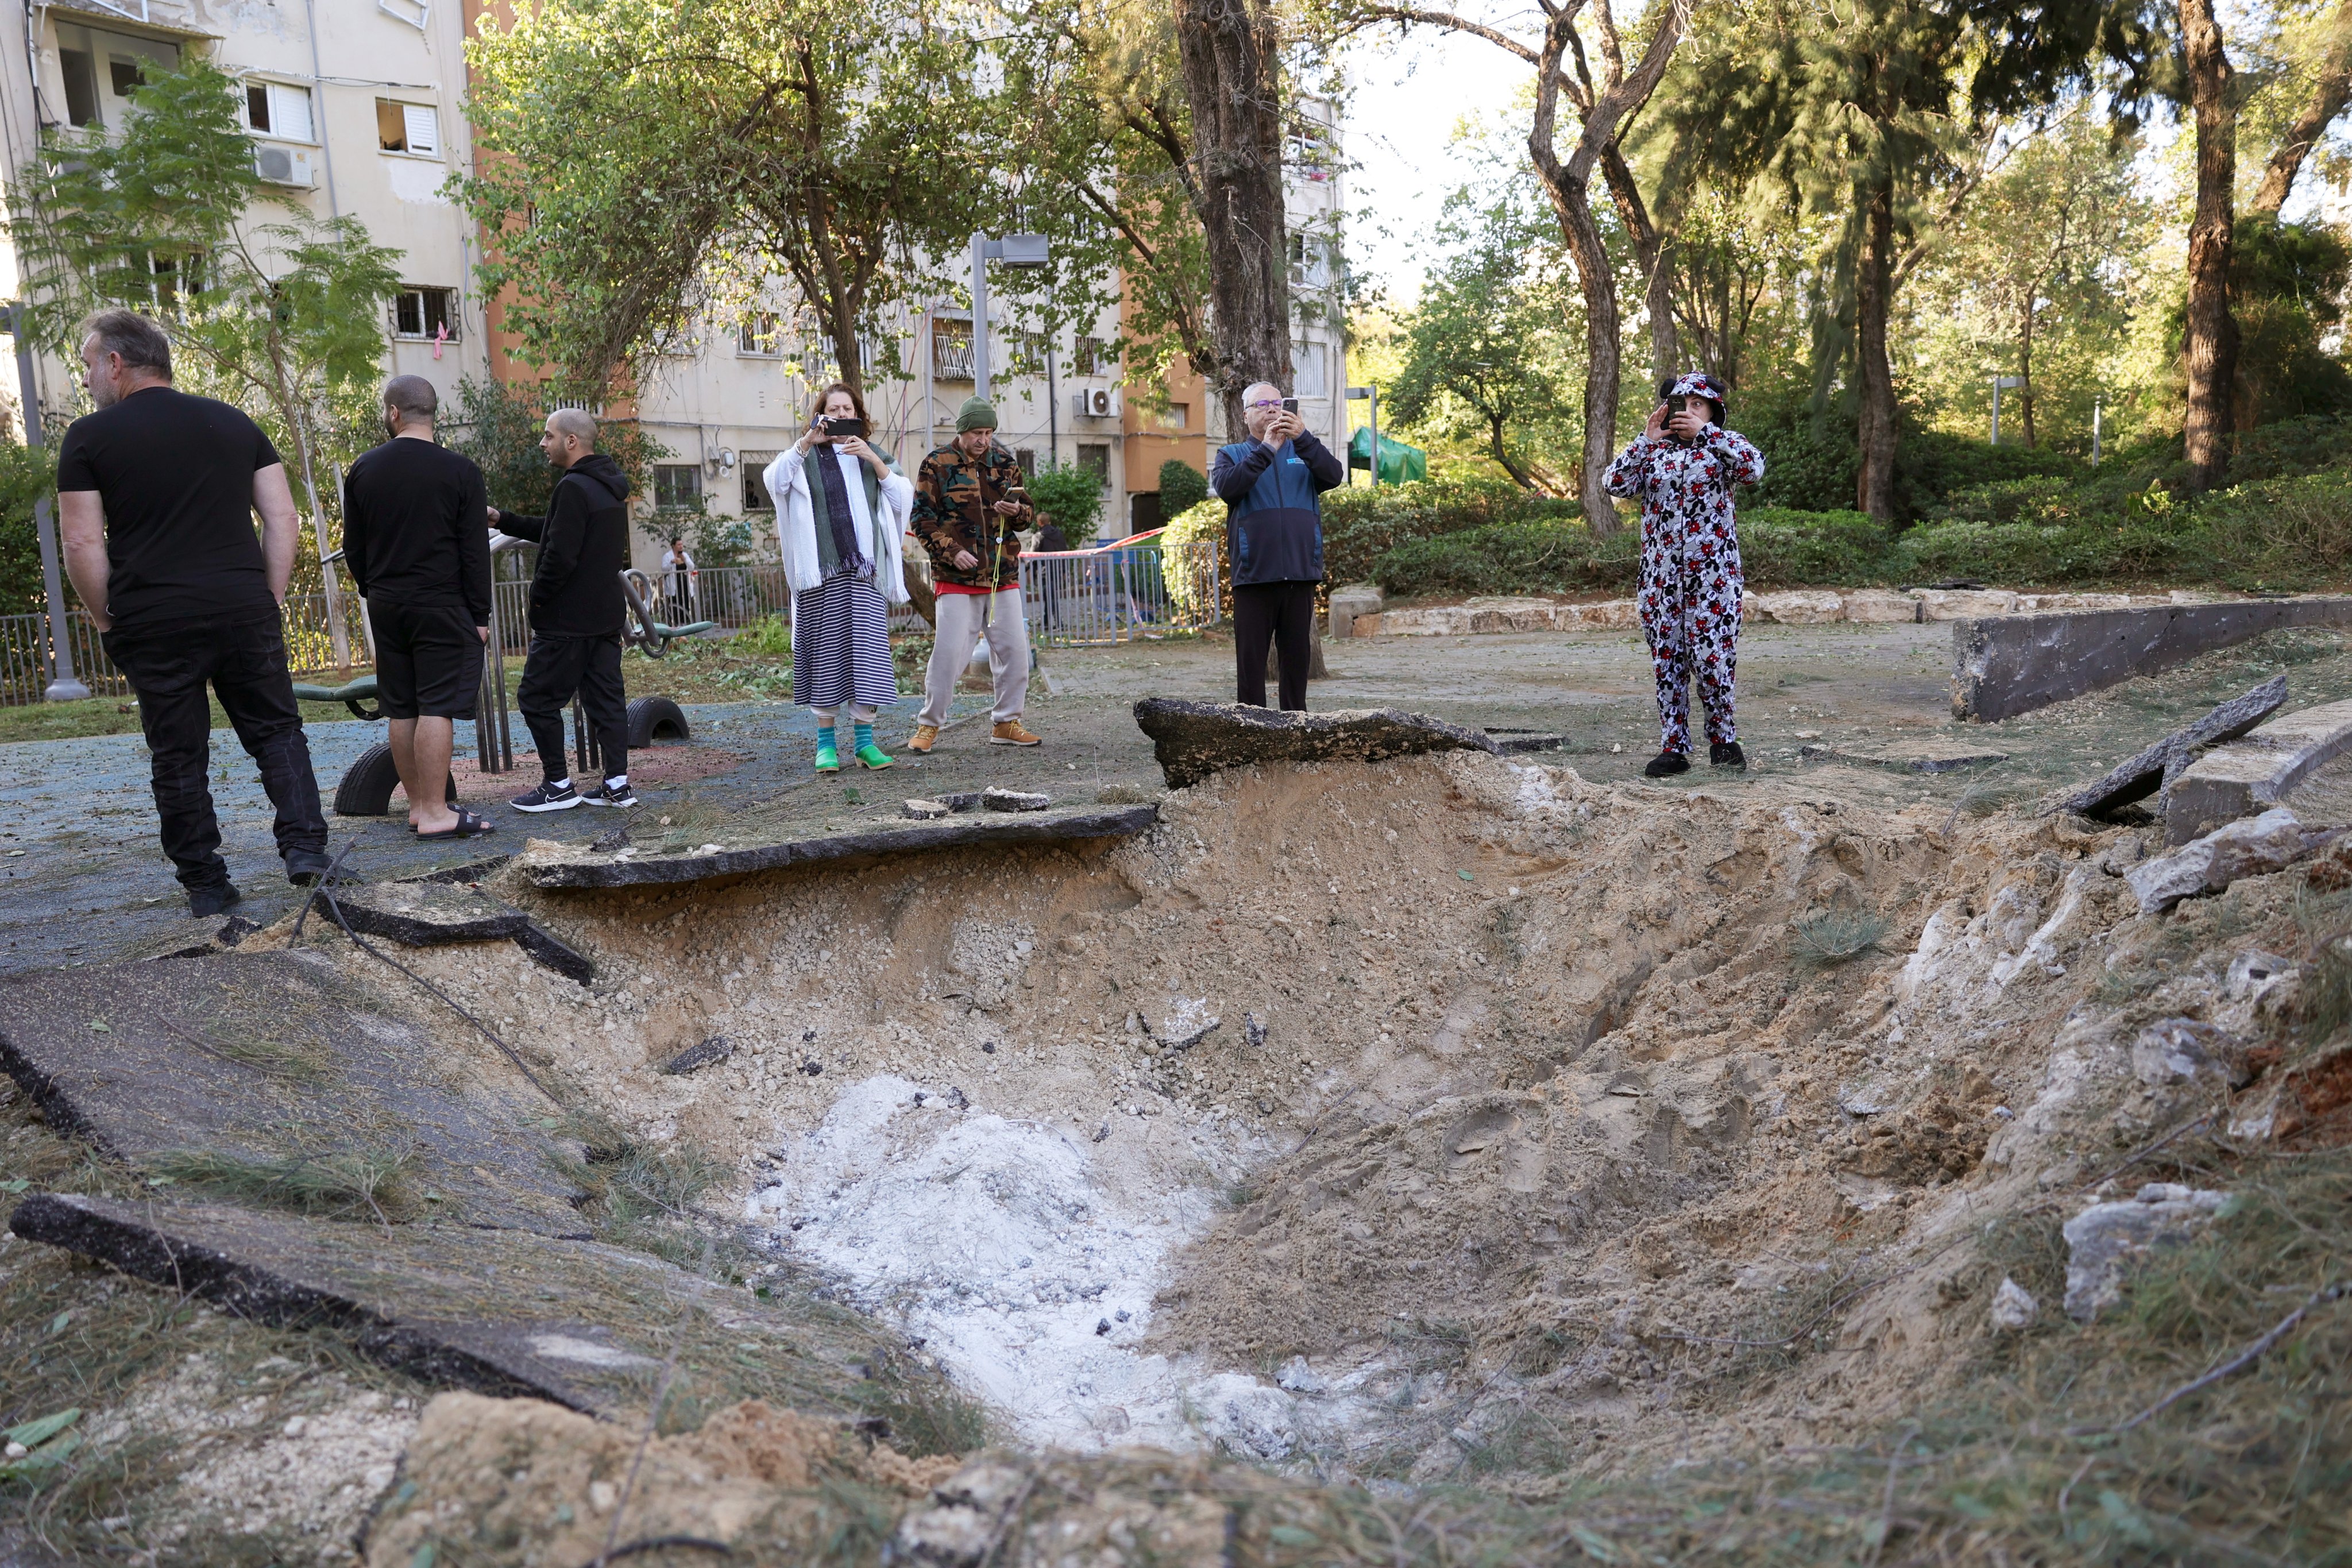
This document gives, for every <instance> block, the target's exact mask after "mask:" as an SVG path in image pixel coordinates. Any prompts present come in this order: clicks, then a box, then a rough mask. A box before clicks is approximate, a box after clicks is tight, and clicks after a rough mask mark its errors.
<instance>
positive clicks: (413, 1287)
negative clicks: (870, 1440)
mask: <svg viewBox="0 0 2352 1568" xmlns="http://www.w3.org/2000/svg"><path fill="white" fill-rule="evenodd" d="M8 1226H9V1229H11V1230H12V1231H14V1232H15V1233H16V1235H17V1236H19V1237H24V1238H25V1239H26V1240H28V1241H37V1242H40V1243H43V1244H45V1245H47V1246H50V1247H60V1248H63V1249H64V1250H67V1251H69V1252H74V1253H77V1254H79V1255H80V1256H82V1257H84V1258H94V1259H97V1260H98V1261H100V1262H103V1263H107V1264H110V1265H111V1266H112V1267H114V1268H119V1269H121V1271H122V1272H123V1273H125V1274H128V1275H131V1277H133V1278H134V1279H143V1280H145V1281H147V1282H148V1283H150V1284H152V1285H160V1286H163V1287H164V1288H165V1289H172V1290H176V1291H180V1292H183V1293H184V1294H188V1295H194V1296H200V1297H203V1298H204V1299H205V1300H209V1301H213V1302H215V1303H216V1304H218V1305H219V1306H220V1307H222V1308H223V1309H224V1310H227V1311H230V1312H233V1313H235V1314H236V1315H237V1316H239V1317H242V1318H248V1319H251V1320H253V1321H256V1322H261V1323H268V1324H272V1325H275V1326H278V1327H287V1328H304V1329H324V1330H330V1331H340V1332H342V1333H345V1334H348V1335H350V1336H351V1337H352V1341H353V1342H354V1344H355V1345H356V1347H357V1348H358V1349H359V1351H360V1352H361V1353H362V1354H363V1355H366V1356H367V1357H369V1358H370V1359H371V1360H373V1361H376V1362H379V1363H383V1365H386V1366H390V1367H394V1368H397V1369H399V1370H400V1371H403V1372H405V1373H409V1374H411V1375H413V1376H416V1377H420V1378H423V1379H425V1380H426V1381H428V1382H432V1383H437V1384H445V1385H447V1386H453V1387H457V1388H466V1389H471V1390H473V1391H475V1392H477V1393H480V1394H493V1395H498V1396H502V1397H513V1396H517V1395H524V1396H535V1397H538V1398H541V1399H548V1400H552V1401H554V1402H555V1403H557V1404H559V1405H567V1406H569V1407H570V1408H572V1409H573V1410H578V1411H583V1412H584V1413H586V1414H589V1415H599V1416H604V1417H607V1418H610V1419H620V1420H628V1419H633V1418H634V1419H642V1417H643V1415H644V1412H645V1409H646V1404H647V1401H648V1397H649V1395H650V1394H651V1392H652V1390H653V1387H654V1384H655V1383H656V1380H658V1379H659V1378H660V1376H661V1374H662V1369H663V1366H664V1364H665V1363H666V1362H667V1361H668V1359H669V1358H670V1356H671V1352H672V1351H673V1350H676V1351H677V1352H679V1353H678V1354H677V1380H678V1383H679V1384H681V1385H684V1384H692V1383H696V1382H700V1383H702V1384H704V1385H705V1386H704V1387H703V1389H701V1390H700V1391H699V1392H701V1393H702V1394H704V1395H705V1397H706V1404H709V1403H711V1402H712V1397H713V1396H715V1400H716V1402H717V1403H724V1402H727V1401H728V1400H730V1398H740V1397H741V1396H742V1394H743V1392H744V1391H743V1390H742V1389H740V1387H735V1386H732V1385H730V1368H731V1367H732V1366H734V1365H735V1364H738V1363H740V1360H741V1358H745V1357H749V1356H767V1357H776V1358H780V1359H781V1358H784V1357H796V1358H802V1359H803V1360H805V1361H806V1362H807V1363H808V1364H807V1365H806V1366H805V1367H803V1368H799V1369H796V1370H797V1371H798V1373H799V1374H800V1375H801V1376H803V1377H805V1378H806V1379H807V1380H808V1382H809V1385H810V1386H809V1389H808V1394H807V1395H806V1396H807V1397H809V1398H810V1399H811V1402H812V1404H813V1405H815V1406H816V1407H817V1408H821V1409H822V1408H828V1407H829V1408H832V1409H836V1410H837V1409H840V1408H842V1407H843V1406H844V1405H847V1404H849V1403H850V1399H849V1398H846V1397H845V1394H849V1393H850V1392H851V1390H852V1388H853V1384H854V1380H855V1378H856V1371H855V1370H854V1367H853V1366H852V1364H851V1363H850V1358H849V1356H848V1355H847V1354H843V1353H841V1352H843V1351H845V1350H849V1349H853V1348H856V1347H850V1346H826V1345H824V1344H823V1343H822V1342H821V1341H820V1340H819V1338H818V1333H819V1332H820V1331H813V1329H812V1325H811V1324H809V1323H805V1322H801V1321H795V1320H794V1318H793V1315H791V1314H790V1313H787V1312H785V1311H782V1310H777V1309H774V1308H772V1307H769V1306H766V1305H765V1304H763V1303H761V1302H759V1301H757V1300H751V1299H750V1297H749V1296H748V1294H747V1292H745V1291H744V1290H743V1289H740V1287H737V1288H731V1289H730V1288H729V1287H726V1286H723V1285H715V1284H712V1283H710V1282H709V1281H707V1280H704V1279H699V1278H698V1277H697V1276H695V1275H692V1274H689V1273H688V1272H687V1271H685V1270H684V1269H681V1268H676V1267H674V1266H672V1265H670V1264H667V1263H664V1262H662V1261H660V1260H659V1259H656V1258H648V1257H646V1256H645V1255H643V1254H641V1253H635V1252H629V1251H625V1250H623V1249H622V1248H619V1247H607V1246H604V1245H603V1244H601V1243H597V1242H593V1241H567V1240H562V1239H559V1238H555V1237H543V1236H533V1235H529V1234H526V1233H522V1232H517V1231H504V1232H484V1231H479V1230H473V1229H469V1228H467V1227H463V1226H437V1225H415V1226H378V1225H373V1224H365V1223H354V1224H343V1223H337V1222H333V1221H326V1220H310V1219H302V1218H299V1217H296V1216H293V1215H272V1214H259V1213H255V1212H253V1211H251V1210H247V1209H240V1208H236V1207H232V1206H228V1205H217V1204H191V1203H171V1202H156V1203H153V1204H147V1203H140V1204H128V1203H119V1202H115V1201H112V1200H110V1199H106V1198H97V1197H83V1196H78V1195H71V1194H54V1193H40V1194H33V1195H32V1196H30V1197H27V1198H26V1199H25V1200H24V1201H23V1202H22V1203H20V1204H18V1205H16V1212H15V1214H14V1215H11V1216H10V1218H9V1222H8ZM813 1352H814V1353H813ZM680 1391H683V1390H682V1389H674V1390H673V1395H674V1396H675V1394H676V1393H677V1392H680Z"/></svg>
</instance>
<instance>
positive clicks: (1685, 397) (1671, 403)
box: [1666, 392, 1690, 414]
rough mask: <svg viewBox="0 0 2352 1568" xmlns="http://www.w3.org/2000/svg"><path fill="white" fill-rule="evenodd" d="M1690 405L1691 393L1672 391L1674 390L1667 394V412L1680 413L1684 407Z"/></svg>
mask: <svg viewBox="0 0 2352 1568" xmlns="http://www.w3.org/2000/svg"><path fill="white" fill-rule="evenodd" d="M1689 406H1690V395H1689V394H1688V393H1672V392H1669V393H1668V394H1666V412H1667V413H1669V414H1680V413H1681V412H1682V411H1683V410H1684V409H1685V408H1688V407H1689Z"/></svg>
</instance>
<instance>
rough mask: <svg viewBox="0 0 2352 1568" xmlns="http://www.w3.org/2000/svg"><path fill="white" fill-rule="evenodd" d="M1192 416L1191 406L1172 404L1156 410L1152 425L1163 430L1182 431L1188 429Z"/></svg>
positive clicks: (1153, 414)
mask: <svg viewBox="0 0 2352 1568" xmlns="http://www.w3.org/2000/svg"><path fill="white" fill-rule="evenodd" d="M1191 417H1192V405H1191V404H1189V403H1171V404H1170V405H1168V406H1167V407H1165V408H1161V409H1156V410H1154V411H1153V413H1152V416H1151V423H1152V424H1153V425H1155V426H1158V427H1159V428H1160V429H1162V430H1182V429H1185V428H1187V425H1188V421H1189V420H1190V419H1191Z"/></svg>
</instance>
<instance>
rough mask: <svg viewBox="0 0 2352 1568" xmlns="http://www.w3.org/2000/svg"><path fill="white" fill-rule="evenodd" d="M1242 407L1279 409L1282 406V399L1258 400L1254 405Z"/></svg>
mask: <svg viewBox="0 0 2352 1568" xmlns="http://www.w3.org/2000/svg"><path fill="white" fill-rule="evenodd" d="M1242 406H1243V407H1244V408H1279V407H1281V406H1282V399H1280V398H1279V397H1266V398H1260V399H1259V400H1258V401H1257V402H1255V403H1244V404H1243V405H1242Z"/></svg>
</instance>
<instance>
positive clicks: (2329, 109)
mask: <svg viewBox="0 0 2352 1568" xmlns="http://www.w3.org/2000/svg"><path fill="white" fill-rule="evenodd" d="M2329 27H2330V30H2331V32H2332V33H2333V37H2330V38H2329V40H2328V44H2327V53H2326V57H2325V58H2323V59H2322V60H2321V61H2320V66H2319V79H2318V80H2317V81H2315V82H2314V83H2313V84H2312V88H2311V101H2310V102H2309V103H2306V104H2305V105H2304V107H2303V112H2302V113H2300V114H2298V115H2296V116H2295V117H2294V124H2292V125H2290V126H2288V127H2287V130H2286V134H2285V136H2284V137H2283V138H2281V140H2280V142H2279V144H2278V151H2277V152H2275V153H2272V154H2271V161H2270V166H2269V167H2267V168H2265V169H2264V170H2263V184H2262V188H2261V189H2260V190H2258V191H2256V192H2255V193H2254V201H2253V209H2252V210H2253V211H2255V212H2256V213H2259V214H2261V215H2262V216H2264V217H2273V218H2274V217H2276V216H2278V214H2279V208H2281V207H2283V206H2284V205H2286V198H2287V193H2288V192H2289V191H2292V190H2294V177H2295V175H2296V174H2299V173H2301V172H2302V169H2303V161H2304V160H2305V158H2307V157H2309V156H2310V155H2311V149H2312V147H2313V145H2314V144H2315V143H2316V142H2318V140H2319V138H2320V137H2321V136H2322V135H2323V134H2324V133H2325V132H2326V130H2327V127H2328V126H2329V125H2330V124H2332V123H2333V122H2334V121H2335V119H2336V116H2337V115H2339V114H2341V113H2343V112H2344V106H2345V104H2346V103H2347V102H2352V0H2344V4H2343V5H2341V6H2339V7H2338V8H2337V10H2336V18H2335V20H2334V21H2333V22H2332V23H2330V24H2329Z"/></svg>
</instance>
